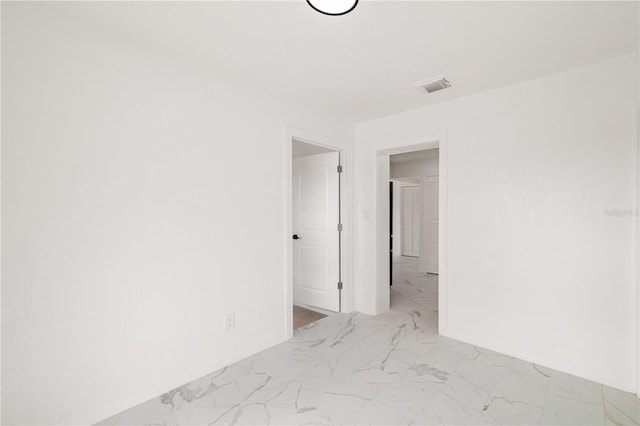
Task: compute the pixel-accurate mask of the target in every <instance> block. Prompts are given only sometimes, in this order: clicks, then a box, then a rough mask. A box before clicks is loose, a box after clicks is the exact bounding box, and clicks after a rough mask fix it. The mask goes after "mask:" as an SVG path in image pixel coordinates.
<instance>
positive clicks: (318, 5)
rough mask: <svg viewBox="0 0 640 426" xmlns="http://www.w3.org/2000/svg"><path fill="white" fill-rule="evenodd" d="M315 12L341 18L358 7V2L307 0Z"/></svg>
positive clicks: (347, 0) (348, 0)
mask: <svg viewBox="0 0 640 426" xmlns="http://www.w3.org/2000/svg"><path fill="white" fill-rule="evenodd" d="M307 3H308V4H309V6H311V7H312V8H313V9H314V10H316V11H318V12H320V13H324V14H325V15H330V16H340V15H345V14H347V13H349V12H351V11H352V10H353V9H355V8H356V6H357V5H358V0H307Z"/></svg>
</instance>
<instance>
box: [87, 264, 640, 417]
mask: <svg viewBox="0 0 640 426" xmlns="http://www.w3.org/2000/svg"><path fill="white" fill-rule="evenodd" d="M391 294H392V299H391V301H392V309H391V310H390V311H389V312H387V313H385V314H383V315H379V316H377V317H372V316H369V315H364V314H355V313H354V314H336V315H331V316H329V317H327V318H323V319H322V320H320V321H317V322H314V323H312V324H310V325H308V326H305V327H302V328H300V329H298V330H297V331H296V332H295V334H294V337H293V339H291V340H289V341H287V342H285V343H283V344H280V345H278V346H275V347H273V348H271V349H269V350H266V351H264V352H261V353H259V354H256V355H254V356H253V357H250V358H248V359H246V360H243V361H241V362H239V363H236V364H233V365H230V366H229V367H227V368H224V369H222V370H219V371H216V372H214V373H212V374H210V375H208V376H206V377H203V378H201V379H199V380H196V381H194V382H192V383H189V384H187V385H184V386H182V387H180V388H178V389H174V390H172V391H170V392H167V393H165V394H163V395H161V396H159V397H158V398H155V399H153V400H150V401H148V402H146V403H144V404H141V405H139V406H137V407H134V408H132V409H130V410H127V411H125V412H123V413H121V414H119V415H117V416H114V417H112V418H109V419H107V420H105V421H103V422H101V423H100V424H104V425H107V424H153V425H167V426H168V425H187V424H190V425H193V424H199V425H213V424H225V425H233V424H259V425H263V424H265V425H266V424H296V425H302V424H386V425H400V424H446V425H454V424H455V425H463V424H464V425H493V424H509V425H511V424H522V425H533V424H563V425H590V424H596V425H604V424H607V425H637V424H638V420H639V418H640V415H639V412H640V405H639V402H638V399H637V398H635V397H634V396H633V395H631V394H629V393H625V392H621V391H618V390H615V389H611V388H608V387H606V386H603V385H600V384H597V383H594V382H590V381H588V380H584V379H580V378H577V377H574V376H570V375H568V374H564V373H560V372H558V371H554V370H550V369H547V368H543V367H541V366H537V365H534V364H531V363H528V362H525V361H521V360H518V359H515V358H511V357H508V356H505V355H501V354H498V353H495V352H492V351H489V350H486V349H482V348H478V347H475V346H472V345H468V344H465V343H461V342H458V341H455V340H451V339H448V338H445V337H441V336H438V335H437V318H438V317H437V276H433V275H425V274H421V273H418V272H417V259H412V258H400V259H398V260H397V262H396V265H395V273H394V285H393V287H392V291H391Z"/></svg>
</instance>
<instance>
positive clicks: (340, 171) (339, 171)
mask: <svg viewBox="0 0 640 426" xmlns="http://www.w3.org/2000/svg"><path fill="white" fill-rule="evenodd" d="M338 173H342V165H341V164H339V165H338Z"/></svg>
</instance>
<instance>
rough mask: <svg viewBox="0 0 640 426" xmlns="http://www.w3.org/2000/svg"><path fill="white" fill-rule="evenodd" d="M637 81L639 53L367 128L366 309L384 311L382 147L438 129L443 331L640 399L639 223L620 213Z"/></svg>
mask: <svg viewBox="0 0 640 426" xmlns="http://www.w3.org/2000/svg"><path fill="white" fill-rule="evenodd" d="M636 73H637V62H636V58H635V55H629V56H624V57H620V58H617V59H613V60H609V61H606V62H601V63H597V64H592V65H590V66H586V67H583V68H578V69H574V70H569V71H566V72H561V73H557V74H553V75H549V76H546V77H543V78H539V79H536V80H531V81H527V82H523V83H519V84H514V85H511V86H506V87H503V88H499V89H496V90H491V91H487V92H484V93H479V94H477V95H473V96H468V97H463V98H459V99H456V100H453V101H450V102H446V103H442V104H439V105H434V106H431V107H425V108H422V109H418V110H413V111H409V112H406V113H402V114H397V115H393V116H389V117H385V118H381V119H377V120H373V121H369V122H366V123H361V124H360V125H358V127H357V142H356V156H357V157H356V162H357V165H358V170H357V172H356V173H357V175H356V178H357V179H358V182H359V186H358V187H357V188H356V189H355V191H356V193H357V200H356V206H357V207H356V213H357V214H358V219H359V227H358V238H357V246H356V253H358V254H359V258H358V262H359V263H358V269H357V283H356V284H357V288H356V297H359V298H358V300H359V301H360V302H359V305H358V308H359V309H362V310H365V311H369V312H376V309H377V308H379V306H381V305H382V304H378V307H376V305H375V304H373V303H371V304H367V303H366V302H367V300H366V299H364V298H362V297H361V296H362V295H363V294H367V292H368V291H370V290H369V288H370V287H371V286H373V285H374V284H373V283H376V279H375V276H372V275H371V273H370V272H369V271H372V270H375V269H374V268H373V265H374V263H373V262H374V261H375V259H376V257H375V250H371V248H370V243H371V239H372V238H374V241H375V238H376V226H375V224H376V216H375V210H374V208H375V205H374V202H375V199H374V197H373V194H375V192H374V191H372V190H371V187H370V184H369V182H371V181H372V180H373V179H374V174H373V173H374V170H375V168H374V167H373V165H374V164H375V163H374V162H373V158H375V153H374V152H373V151H374V150H376V149H377V147H378V148H379V147H382V146H386V145H388V144H391V143H392V142H393V141H397V140H399V139H402V138H408V137H410V136H411V137H414V136H415V135H420V134H423V133H429V132H441V133H442V134H444V135H446V144H447V146H446V150H447V168H446V172H444V173H446V176H443V172H442V170H441V180H442V179H443V178H444V181H445V182H446V183H445V184H446V186H447V197H448V200H447V203H446V206H445V207H446V210H447V211H448V214H447V229H446V237H445V238H446V241H445V242H446V254H447V260H446V264H445V265H442V263H441V273H442V269H443V267H444V268H446V271H445V272H446V274H447V288H446V292H447V298H446V313H447V315H448V320H447V323H446V324H441V326H442V327H443V328H442V329H441V331H442V332H443V334H445V335H447V336H450V337H453V338H457V339H460V340H463V341H467V342H471V343H475V344H478V345H480V346H484V347H488V348H492V349H495V350H498V351H501V352H505V353H508V354H511V355H514V356H518V357H521V358H524V359H528V360H531V361H534V362H537V363H539V364H542V365H547V366H549V367H553V368H557V369H560V370H564V371H567V372H570V373H573V374H577V375H579V376H583V377H587V378H590V379H593V380H596V381H599V382H602V383H605V384H608V385H611V386H614V387H618V388H621V389H624V390H628V391H633V390H635V389H636V386H637V383H636V379H637V375H636V374H635V371H636V369H635V368H636V366H635V362H636V359H635V347H636V338H637V335H636V334H635V324H636V304H635V294H636V293H635V285H636V283H635V281H634V269H635V267H636V266H635V262H636V260H637V253H635V252H634V250H633V238H634V228H633V224H634V219H633V218H632V217H629V216H627V217H616V216H615V215H612V214H611V211H613V210H616V209H620V210H623V209H631V208H632V207H633V206H634V201H635V200H634V197H635V194H634V193H635V183H634V179H635V176H636V174H635V173H636V170H635V169H636V168H637V165H636V162H635V159H634V157H635V155H634V146H635V144H636V140H637V139H636V138H637V135H636V129H635V120H636V117H635V115H636V106H637V96H638V95H637V94H638V92H637V90H636V84H637V83H638V81H637V74H636ZM603 81H606V82H607V84H602V82H603ZM414 139H415V138H414ZM442 148H443V147H442V146H441V153H440V154H441V156H442ZM441 220H442V218H441Z"/></svg>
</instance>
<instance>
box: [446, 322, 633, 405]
mask: <svg viewBox="0 0 640 426" xmlns="http://www.w3.org/2000/svg"><path fill="white" fill-rule="evenodd" d="M439 333H440V335H441V336H444V337H448V338H450V339H454V340H459V341H461V342H464V343H469V344H472V345H475V346H479V347H481V348H485V349H489V350H492V351H495V352H499V353H502V354H505V355H509V356H513V357H515V358H519V359H521V360H524V361H528V362H531V363H534V364H537V365H540V366H543V367H547V368H551V369H554V370H558V371H562V372H563V373H567V374H572V375H574V376H578V377H581V378H584V379H587V380H591V381H594V382H597V383H601V384H604V385H607V386H610V387H612V388H616V389H620V390H623V391H625V392H631V393H634V394H635V393H637V391H638V386H637V383H634V380H633V378H631V377H619V376H614V375H611V374H609V373H606V372H604V371H599V370H595V369H592V368H589V367H585V366H582V365H578V364H575V363H571V362H567V361H565V360H561V359H557V358H553V357H549V356H546V355H544V354H540V353H533V352H527V351H522V350H520V349H517V348H514V347H512V346H509V345H504V344H502V343H498V342H493V341H489V340H483V339H478V338H476V337H473V336H467V335H465V334H464V333H459V332H455V331H452V330H451V329H449V328H447V329H441V330H439Z"/></svg>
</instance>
